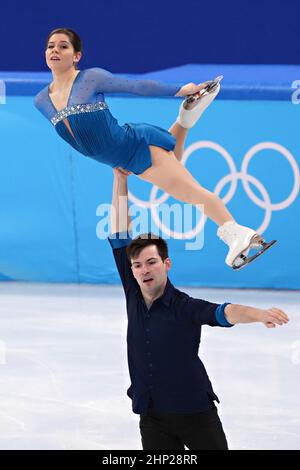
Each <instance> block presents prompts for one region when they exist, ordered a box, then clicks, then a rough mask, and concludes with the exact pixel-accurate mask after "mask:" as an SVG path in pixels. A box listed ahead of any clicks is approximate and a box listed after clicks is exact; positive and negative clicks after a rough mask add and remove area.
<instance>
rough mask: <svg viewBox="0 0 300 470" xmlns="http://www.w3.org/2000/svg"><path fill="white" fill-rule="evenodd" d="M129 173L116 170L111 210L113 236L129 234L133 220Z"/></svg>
mask: <svg viewBox="0 0 300 470" xmlns="http://www.w3.org/2000/svg"><path fill="white" fill-rule="evenodd" d="M127 176H128V174H127V172H125V171H123V170H120V169H118V168H115V169H114V183H113V194H112V210H111V234H114V233H120V232H128V231H129V230H130V223H131V219H130V216H129V210H128V185H127Z"/></svg>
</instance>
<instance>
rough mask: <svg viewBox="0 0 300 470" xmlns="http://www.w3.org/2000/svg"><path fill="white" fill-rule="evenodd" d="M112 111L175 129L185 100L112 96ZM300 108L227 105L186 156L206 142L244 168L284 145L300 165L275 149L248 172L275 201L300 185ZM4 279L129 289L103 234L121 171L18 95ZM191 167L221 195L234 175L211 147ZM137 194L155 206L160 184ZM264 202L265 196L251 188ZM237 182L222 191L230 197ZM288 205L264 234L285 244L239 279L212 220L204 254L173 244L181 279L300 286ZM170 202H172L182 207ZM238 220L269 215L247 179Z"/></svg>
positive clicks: (3, 125)
mask: <svg viewBox="0 0 300 470" xmlns="http://www.w3.org/2000/svg"><path fill="white" fill-rule="evenodd" d="M107 102H108V104H109V106H110V108H111V111H112V113H113V114H114V115H115V116H116V117H117V118H118V120H119V122H120V123H121V124H122V123H124V122H149V123H152V124H156V125H159V126H162V127H165V128H168V127H170V125H171V124H172V122H173V121H174V120H175V118H176V116H177V111H178V106H179V100H176V99H172V98H170V99H144V98H125V97H108V98H107ZM298 114H299V109H298V107H297V106H296V105H293V104H292V103H291V102H288V101H270V100H269V101H245V100H244V101H230V100H227V101H223V100H216V102H215V103H214V104H213V105H212V106H211V107H210V108H209V109H208V110H207V111H206V112H205V114H204V115H203V118H202V119H201V122H199V123H198V124H197V126H196V127H195V128H193V129H192V130H191V131H190V133H189V136H188V140H187V144H186V149H187V151H188V152H189V151H190V150H191V148H192V147H191V146H195V145H199V142H200V144H201V142H202V143H203V141H205V142H206V141H208V142H213V143H214V144H218V145H219V146H221V147H222V148H223V149H225V150H226V151H227V152H228V154H229V155H230V157H231V158H232V160H233V162H234V164H235V166H236V169H237V171H240V170H241V167H242V163H243V160H244V158H245V155H246V154H247V152H248V151H249V150H250V148H252V147H253V146H255V145H257V144H259V143H261V142H273V143H276V144H279V145H281V146H282V147H283V148H284V149H286V151H288V152H289V154H290V155H291V156H292V159H293V162H294V171H292V167H291V165H290V163H288V161H287V160H286V159H285V158H284V157H283V156H282V155H281V154H280V153H279V152H277V151H275V150H268V149H267V150H262V151H260V152H257V153H256V154H255V155H254V157H253V158H252V160H251V162H250V164H249V168H248V173H249V174H250V175H252V176H253V177H255V178H257V180H258V181H259V182H260V183H261V184H263V186H264V187H265V190H266V191H267V194H268V196H269V198H270V200H271V202H272V203H273V204H274V203H280V202H281V201H282V200H284V199H286V198H287V197H289V195H290V194H291V191H292V188H293V185H294V182H295V178H296V182H297V181H298V184H299V151H300V148H299V147H300V144H299V139H298V137H297V136H298V129H297V118H298ZM0 152H1V153H0V155H1V172H0V197H1V204H0V216H1V232H0V250H1V256H0V273H1V279H2V280H7V279H11V280H28V281H43V282H48V281H49V282H88V283H98V282H101V283H116V282H119V279H118V275H117V272H116V270H115V267H114V263H113V259H112V254H111V250H110V247H109V244H108V242H107V241H106V240H101V239H99V238H98V237H97V226H98V224H99V222H100V217H99V216H98V215H97V210H98V209H99V205H101V204H103V203H107V204H109V203H110V201H111V187H112V170H111V169H110V168H109V167H105V166H104V165H102V164H99V163H97V162H95V161H93V160H91V159H89V158H86V157H83V156H82V155H80V154H78V153H76V151H74V150H73V149H71V148H70V147H69V146H68V145H67V144H65V142H63V141H62V140H61V139H60V138H59V137H58V136H57V135H56V132H55V130H54V129H53V128H52V126H51V125H49V123H48V122H47V121H46V120H45V119H44V118H43V117H42V116H41V115H40V114H39V113H38V112H37V111H36V110H35V109H34V108H33V98H32V97H14V96H8V97H7V103H6V104H5V105H1V106H0ZM186 166H187V167H188V168H189V169H190V170H191V172H192V173H193V175H194V177H195V178H196V179H197V180H198V181H199V182H200V183H201V184H203V185H204V186H205V187H207V188H208V189H210V190H214V189H215V187H216V185H217V184H218V182H219V181H220V180H221V179H222V178H223V177H224V176H226V175H227V174H228V172H229V170H228V165H227V163H225V160H224V159H223V157H222V156H221V155H220V154H219V153H218V152H217V151H216V150H213V149H211V148H202V149H198V150H197V149H195V150H194V151H193V152H192V153H191V155H190V156H189V158H188V161H187V164H186ZM129 185H130V190H131V191H132V193H133V194H135V195H136V196H137V197H139V198H142V199H147V200H149V195H150V190H151V186H150V185H149V184H146V183H143V182H141V181H140V180H138V178H136V177H135V176H131V177H130V179H129ZM251 187H252V189H253V192H254V193H255V194H256V196H257V197H258V198H261V197H262V195H261V193H260V191H259V190H257V189H256V188H255V187H253V186H251ZM228 188H229V184H227V186H225V187H224V188H223V191H222V193H221V195H222V196H224V195H225V194H226V193H227V190H228ZM295 196H296V197H295V198H294V200H293V201H292V202H291V203H290V204H289V205H288V207H286V208H284V209H282V210H277V211H272V212H271V214H269V216H270V221H269V224H268V226H267V228H266V230H265V233H264V236H265V237H266V238H267V239H271V238H277V239H278V240H279V241H278V244H277V245H276V246H274V248H272V250H270V251H269V252H268V253H266V254H265V255H264V256H263V257H261V258H260V259H259V260H257V261H256V262H255V263H253V264H251V265H250V266H248V267H247V269H244V270H241V271H238V272H233V271H232V270H231V269H230V268H228V267H227V266H226V265H225V264H224V258H225V256H226V253H227V247H226V246H225V245H224V244H223V243H222V242H220V241H219V240H218V239H217V237H216V226H215V224H214V223H212V222H211V221H208V222H207V224H206V226H205V230H204V246H203V249H201V250H197V251H188V250H186V249H185V248H186V241H184V240H173V239H172V240H170V241H169V245H170V255H171V258H172V259H173V262H174V263H173V268H172V271H171V279H172V280H173V282H175V283H176V284H177V285H198V286H218V287H258V288H260V287H270V288H292V289H297V288H299V287H300V268H299V264H298V261H297V260H298V259H299V256H300V253H299V252H300V248H299V243H298V240H299V237H298V231H297V226H298V220H299V214H300V211H299V209H300V208H299V197H298V193H295ZM174 202H175V201H174V199H172V198H169V199H168V201H167V203H168V204H172V203H174ZM228 207H229V209H230V210H231V211H232V212H233V214H234V216H235V217H236V219H237V220H238V221H239V222H240V223H242V224H247V225H250V226H252V227H253V228H255V229H258V228H259V227H260V226H261V224H262V223H263V221H264V218H265V214H266V211H265V210H264V209H263V208H261V207H259V206H258V205H257V204H255V203H254V202H253V201H252V200H251V199H250V198H249V196H248V195H247V193H246V192H245V190H244V188H243V186H242V183H241V181H239V182H238V186H237V189H236V191H235V193H234V195H233V197H232V199H231V201H230V202H229V203H228ZM157 230H158V228H157Z"/></svg>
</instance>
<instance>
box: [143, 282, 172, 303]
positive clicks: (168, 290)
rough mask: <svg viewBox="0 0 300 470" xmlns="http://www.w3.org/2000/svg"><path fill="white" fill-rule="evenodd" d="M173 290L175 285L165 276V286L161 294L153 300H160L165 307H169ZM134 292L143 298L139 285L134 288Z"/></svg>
mask: <svg viewBox="0 0 300 470" xmlns="http://www.w3.org/2000/svg"><path fill="white" fill-rule="evenodd" d="M174 290H175V287H174V286H173V284H172V283H171V282H170V280H169V278H167V283H166V287H165V290H164V292H163V294H162V295H161V296H160V297H158V298H157V299H155V300H160V301H161V302H162V303H163V304H164V305H165V306H166V307H169V306H170V303H171V299H172V295H173V293H174ZM135 294H136V295H137V296H139V297H140V298H142V299H143V294H142V291H141V289H140V286H139V285H138V286H137V288H136V291H135Z"/></svg>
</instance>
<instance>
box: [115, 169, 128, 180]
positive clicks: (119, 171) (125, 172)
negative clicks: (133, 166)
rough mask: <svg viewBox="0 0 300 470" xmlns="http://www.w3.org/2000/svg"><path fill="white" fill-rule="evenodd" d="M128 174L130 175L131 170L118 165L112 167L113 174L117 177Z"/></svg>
mask: <svg viewBox="0 0 300 470" xmlns="http://www.w3.org/2000/svg"><path fill="white" fill-rule="evenodd" d="M130 175H132V171H128V170H124V168H119V167H115V168H114V176H116V177H117V178H124V177H127V176H130Z"/></svg>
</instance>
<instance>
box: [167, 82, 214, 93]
mask: <svg viewBox="0 0 300 470" xmlns="http://www.w3.org/2000/svg"><path fill="white" fill-rule="evenodd" d="M206 85H207V82H203V83H200V84H199V85H196V83H188V84H187V85H184V86H183V87H181V88H180V90H179V91H178V92H177V93H176V95H175V96H189V95H194V94H195V93H198V92H199V91H200V90H203V88H205V87H206Z"/></svg>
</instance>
